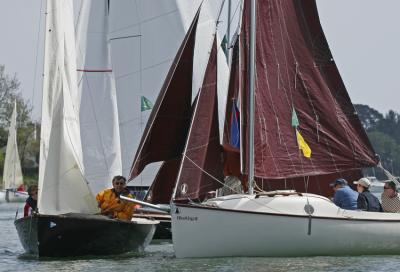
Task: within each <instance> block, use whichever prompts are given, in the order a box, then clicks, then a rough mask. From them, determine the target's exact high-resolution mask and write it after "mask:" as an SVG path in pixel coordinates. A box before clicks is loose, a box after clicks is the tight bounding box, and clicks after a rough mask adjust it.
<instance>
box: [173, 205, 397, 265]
mask: <svg viewBox="0 0 400 272" xmlns="http://www.w3.org/2000/svg"><path fill="white" fill-rule="evenodd" d="M289 201H290V199H289ZM304 201H307V200H306V198H304ZM310 202H311V201H310ZM238 203H239V202H238ZM298 203H299V202H296V204H298ZM305 204H307V203H306V202H305ZM237 205H239V206H240V203H239V204H237ZM278 206H279V205H278ZM331 206H334V205H333V203H332V204H331ZM303 207H304V205H303V206H301V207H300V208H301V209H303ZM287 208H288V209H287ZM313 209H316V210H317V209H318V203H314V205H313ZM281 210H283V211H282V212H276V211H279V210H278V209H275V213H274V212H265V211H264V212H263V211H260V210H257V211H254V210H252V209H247V210H238V209H227V208H221V207H210V206H208V207H204V206H192V205H183V204H176V206H175V207H174V208H173V209H172V210H171V214H172V239H173V244H174V249H175V254H176V256H177V257H183V258H184V257H227V256H282V257H283V256H338V255H341V256H343V255H382V254H385V255H387V254H389V255H392V254H400V215H398V214H397V215H393V214H392V215H387V216H386V215H384V214H382V213H368V212H361V211H358V212H357V211H352V212H350V211H345V210H342V209H339V208H338V207H335V208H334V207H332V209H327V210H328V211H324V212H323V213H324V215H321V214H318V212H315V213H316V215H314V214H313V215H312V216H311V217H310V216H309V215H308V214H306V212H304V210H303V215H302V214H301V212H300V211H299V212H297V211H296V212H293V213H290V212H288V211H287V210H290V205H286V208H285V206H283V207H282V206H281ZM329 214H330V215H331V216H327V215H329Z"/></svg>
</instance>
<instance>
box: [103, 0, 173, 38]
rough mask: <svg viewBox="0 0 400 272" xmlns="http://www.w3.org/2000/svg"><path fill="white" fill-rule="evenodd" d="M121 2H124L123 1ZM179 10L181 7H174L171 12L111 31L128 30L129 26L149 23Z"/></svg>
mask: <svg viewBox="0 0 400 272" xmlns="http://www.w3.org/2000/svg"><path fill="white" fill-rule="evenodd" d="M121 2H122V1H121ZM135 4H136V6H137V3H136V2H135ZM137 10H138V9H136V11H137ZM178 12H179V9H174V10H172V11H169V12H166V13H163V14H160V15H157V16H154V17H151V18H149V19H146V20H143V21H140V20H139V23H134V24H130V25H126V26H123V27H120V28H116V29H114V30H112V31H110V32H109V33H110V34H111V33H115V32H118V31H120V30H126V29H129V28H133V27H136V26H138V25H140V24H143V23H147V22H150V21H154V20H156V19H158V18H161V17H163V16H166V15H171V14H174V13H178ZM138 17H139V16H138Z"/></svg>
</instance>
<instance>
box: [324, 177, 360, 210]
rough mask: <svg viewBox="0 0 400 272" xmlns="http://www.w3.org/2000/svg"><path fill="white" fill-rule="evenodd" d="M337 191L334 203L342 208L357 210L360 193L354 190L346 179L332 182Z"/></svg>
mask: <svg viewBox="0 0 400 272" xmlns="http://www.w3.org/2000/svg"><path fill="white" fill-rule="evenodd" d="M330 186H331V187H332V189H333V190H334V191H335V195H334V196H333V199H332V201H333V203H335V205H337V206H339V207H340V208H342V209H346V210H355V209H357V198H358V193H357V192H356V191H354V190H352V189H351V188H350V187H349V186H348V184H347V181H346V180H345V179H342V178H340V179H337V180H335V181H334V182H332V183H331V184H330Z"/></svg>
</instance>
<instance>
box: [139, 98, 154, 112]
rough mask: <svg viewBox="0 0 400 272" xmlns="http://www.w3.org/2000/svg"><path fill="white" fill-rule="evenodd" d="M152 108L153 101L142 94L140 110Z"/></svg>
mask: <svg viewBox="0 0 400 272" xmlns="http://www.w3.org/2000/svg"><path fill="white" fill-rule="evenodd" d="M152 108H153V104H152V103H151V101H150V100H148V99H147V98H146V97H144V96H142V97H141V99H140V110H141V111H146V110H151V109H152Z"/></svg>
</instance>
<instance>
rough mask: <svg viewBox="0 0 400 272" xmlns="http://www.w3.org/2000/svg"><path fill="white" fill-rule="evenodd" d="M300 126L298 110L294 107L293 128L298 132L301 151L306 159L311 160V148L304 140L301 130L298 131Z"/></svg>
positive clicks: (297, 136)
mask: <svg viewBox="0 0 400 272" xmlns="http://www.w3.org/2000/svg"><path fill="white" fill-rule="evenodd" d="M298 126H299V119H298V118H297V114H296V110H295V109H294V107H293V111H292V127H294V128H295V130H296V138H297V144H298V146H299V149H300V150H301V151H302V152H303V156H304V157H306V158H310V157H311V148H310V147H309V146H308V144H307V142H306V141H305V140H304V138H303V136H301V134H300V132H299V130H298V129H297V127H298Z"/></svg>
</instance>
